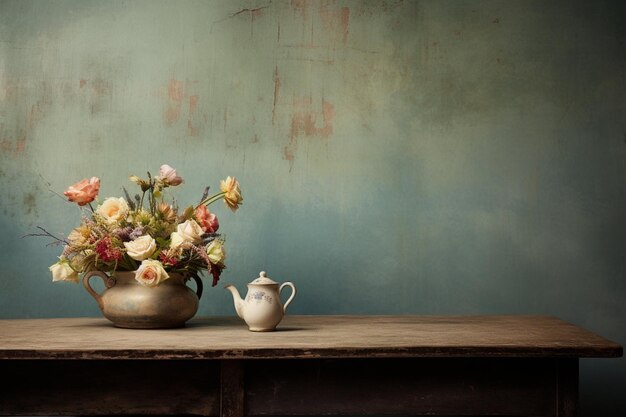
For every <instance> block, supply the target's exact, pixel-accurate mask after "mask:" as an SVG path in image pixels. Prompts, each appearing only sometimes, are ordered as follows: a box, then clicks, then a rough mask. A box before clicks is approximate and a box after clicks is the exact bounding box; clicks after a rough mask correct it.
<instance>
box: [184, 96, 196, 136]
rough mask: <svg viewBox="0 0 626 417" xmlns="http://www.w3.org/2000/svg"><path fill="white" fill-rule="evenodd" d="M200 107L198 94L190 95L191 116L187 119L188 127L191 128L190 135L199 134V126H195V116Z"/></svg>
mask: <svg viewBox="0 0 626 417" xmlns="http://www.w3.org/2000/svg"><path fill="white" fill-rule="evenodd" d="M197 107H198V96H197V95H193V96H190V97H189V118H188V119H187V129H189V135H190V136H198V128H196V127H194V126H193V117H194V115H195V113H196V108H197Z"/></svg>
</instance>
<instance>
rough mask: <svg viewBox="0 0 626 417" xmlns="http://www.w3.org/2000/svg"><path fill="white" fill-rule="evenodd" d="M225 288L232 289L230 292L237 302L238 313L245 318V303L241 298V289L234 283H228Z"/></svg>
mask: <svg viewBox="0 0 626 417" xmlns="http://www.w3.org/2000/svg"><path fill="white" fill-rule="evenodd" d="M224 288H226V289H227V290H228V291H230V293H231V294H232V295H233V302H234V303H235V311H237V315H238V316H239V317H241V318H242V319H243V310H244V303H243V300H242V299H241V296H240V295H239V291H237V288H236V287H235V286H234V285H232V284H228V285H226V286H225V287H224ZM244 320H245V319H244Z"/></svg>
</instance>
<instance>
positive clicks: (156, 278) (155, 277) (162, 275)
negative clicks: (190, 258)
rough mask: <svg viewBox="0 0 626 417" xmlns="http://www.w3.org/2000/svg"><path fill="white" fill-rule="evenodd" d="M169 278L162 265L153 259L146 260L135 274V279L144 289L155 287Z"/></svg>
mask: <svg viewBox="0 0 626 417" xmlns="http://www.w3.org/2000/svg"><path fill="white" fill-rule="evenodd" d="M169 277H170V276H169V275H168V274H167V272H165V269H163V264H162V263H161V262H159V261H155V260H154V259H146V260H144V261H143V262H141V265H140V266H139V268H138V269H137V272H135V279H136V280H137V281H138V282H139V283H140V284H141V285H145V286H146V287H155V286H157V285H159V284H160V283H162V282H163V281H165V280H166V279H168V278H169Z"/></svg>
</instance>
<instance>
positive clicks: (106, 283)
mask: <svg viewBox="0 0 626 417" xmlns="http://www.w3.org/2000/svg"><path fill="white" fill-rule="evenodd" d="M94 275H95V276H98V277H100V278H101V279H102V282H104V286H105V287H107V288H111V287H112V286H114V285H115V283H116V281H115V278H113V277H110V276H108V275H107V274H105V273H104V272H102V271H89V272H87V273H86V274H85V275H84V276H83V285H84V286H85V289H86V290H87V292H89V294H91V296H92V297H93V298H94V299H95V300H96V301H97V302H98V307H100V310H103V309H104V304H103V303H102V296H101V295H100V294H98V293H97V292H96V291H95V290H94V289H93V288H92V287H91V285H89V279H90V278H91V277H93V276H94Z"/></svg>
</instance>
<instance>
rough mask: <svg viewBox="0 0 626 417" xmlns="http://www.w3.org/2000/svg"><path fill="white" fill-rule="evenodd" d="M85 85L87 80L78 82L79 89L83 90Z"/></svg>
mask: <svg viewBox="0 0 626 417" xmlns="http://www.w3.org/2000/svg"><path fill="white" fill-rule="evenodd" d="M85 84H87V80H83V79H82V78H81V80H80V81H79V82H78V85H79V88H83V87H84V86H85Z"/></svg>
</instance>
